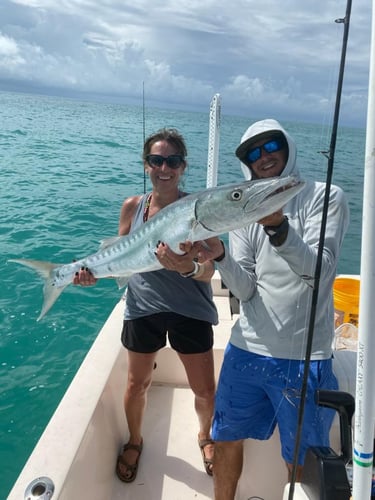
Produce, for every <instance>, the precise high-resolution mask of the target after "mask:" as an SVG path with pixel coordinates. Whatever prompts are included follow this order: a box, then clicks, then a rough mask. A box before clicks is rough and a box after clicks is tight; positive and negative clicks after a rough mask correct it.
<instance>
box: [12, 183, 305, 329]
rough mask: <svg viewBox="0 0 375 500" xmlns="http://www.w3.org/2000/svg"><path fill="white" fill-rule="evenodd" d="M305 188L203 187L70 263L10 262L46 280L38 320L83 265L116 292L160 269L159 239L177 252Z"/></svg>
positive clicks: (282, 202) (273, 207)
mask: <svg viewBox="0 0 375 500" xmlns="http://www.w3.org/2000/svg"><path fill="white" fill-rule="evenodd" d="M303 187H304V182H301V181H299V180H297V179H295V178H294V177H274V178H271V179H262V180H255V181H245V182H242V183H238V184H227V185H224V186H220V187H216V188H210V189H206V190H205V191H201V192H199V193H194V194H190V195H188V196H185V197H184V198H180V199H179V200H178V201H176V202H175V203H172V204H170V205H168V206H167V207H165V208H163V209H162V210H160V212H158V213H157V214H156V215H155V216H154V217H152V218H151V219H150V220H149V221H147V222H146V223H145V224H143V225H142V227H140V228H139V229H137V230H136V231H134V232H132V233H131V234H129V235H126V236H116V237H113V238H109V239H107V240H105V241H103V242H102V244H101V246H100V248H99V250H98V252H96V253H94V254H92V255H89V256H88V257H84V258H83V259H80V260H77V261H75V262H72V263H70V264H53V263H51V262H44V261H37V260H28V259H10V260H9V261H8V262H16V263H18V264H22V265H24V266H27V267H31V268H32V269H34V270H36V271H37V272H38V273H39V274H40V275H41V276H42V277H43V278H44V280H45V283H44V290H43V291H44V302H43V306H42V310H41V313H40V315H39V317H38V321H39V320H40V319H41V318H43V316H44V315H45V314H46V313H47V311H48V310H49V309H50V308H51V306H52V305H53V304H54V302H55V301H56V300H57V298H58V297H59V295H60V294H61V293H62V291H63V290H64V288H65V287H66V286H67V285H69V284H71V283H72V281H73V278H74V275H75V273H76V272H77V271H79V270H80V269H81V268H82V267H87V268H89V269H90V271H91V272H92V274H93V275H94V276H95V277H96V278H115V279H116V280H117V282H118V285H119V287H120V288H122V287H123V286H125V285H126V283H127V281H128V279H129V278H130V276H131V275H132V274H135V273H140V272H149V271H156V270H157V269H161V268H162V266H161V264H160V263H159V261H158V260H157V258H156V256H155V254H154V251H155V249H156V246H157V244H158V242H159V241H163V242H165V243H167V244H168V245H169V246H170V247H171V249H172V250H174V251H175V252H177V253H181V251H180V249H179V243H181V242H183V241H186V240H189V241H192V242H194V241H198V240H205V239H207V238H211V237H213V236H218V235H220V234H224V233H227V232H228V231H233V230H234V229H238V228H240V227H243V226H247V225H248V224H251V223H253V222H256V221H258V220H260V219H262V218H263V217H265V216H267V215H270V214H271V213H273V212H275V211H276V210H279V209H280V208H281V207H283V206H284V205H285V204H286V203H287V202H288V201H289V200H290V199H291V198H293V197H294V196H295V195H296V194H297V193H299V192H300V191H301V190H302V189H303Z"/></svg>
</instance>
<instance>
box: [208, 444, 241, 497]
mask: <svg viewBox="0 0 375 500" xmlns="http://www.w3.org/2000/svg"><path fill="white" fill-rule="evenodd" d="M242 465H243V440H240V441H215V455H214V467H213V472H214V491H215V500H234V496H235V494H236V489H237V483H238V480H239V478H240V475H241V472H242Z"/></svg>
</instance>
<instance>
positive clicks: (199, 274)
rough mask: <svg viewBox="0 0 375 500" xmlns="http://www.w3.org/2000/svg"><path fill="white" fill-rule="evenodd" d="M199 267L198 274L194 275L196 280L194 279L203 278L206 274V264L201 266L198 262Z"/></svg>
mask: <svg viewBox="0 0 375 500" xmlns="http://www.w3.org/2000/svg"><path fill="white" fill-rule="evenodd" d="M198 267H199V269H198V272H197V273H196V274H194V276H192V278H194V279H198V278H200V277H201V276H203V274H204V272H205V270H206V268H205V265H204V264H199V262H198Z"/></svg>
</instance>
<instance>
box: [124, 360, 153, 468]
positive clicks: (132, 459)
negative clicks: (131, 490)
mask: <svg viewBox="0 0 375 500" xmlns="http://www.w3.org/2000/svg"><path fill="white" fill-rule="evenodd" d="M155 358H156V352H153V353H146V354H144V353H138V352H133V351H128V383H127V387H126V391H125V396H124V408H125V415H126V420H127V423H128V429H129V441H128V444H131V445H140V444H141V443H142V422H143V415H144V411H145V407H146V402H147V391H148V388H149V387H150V385H151V381H152V372H153V368H154V362H155ZM139 454H140V453H139V451H137V450H135V449H132V448H130V449H127V450H125V451H124V453H123V455H122V456H123V459H124V461H125V462H126V463H127V464H129V465H132V464H135V463H136V461H137V459H138V457H139ZM119 468H120V471H121V473H122V474H126V467H125V466H123V465H122V464H119Z"/></svg>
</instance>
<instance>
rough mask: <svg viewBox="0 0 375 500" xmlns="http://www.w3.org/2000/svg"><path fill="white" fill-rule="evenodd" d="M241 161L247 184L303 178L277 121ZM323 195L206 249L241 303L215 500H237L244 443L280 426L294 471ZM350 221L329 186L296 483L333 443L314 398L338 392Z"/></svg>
mask: <svg viewBox="0 0 375 500" xmlns="http://www.w3.org/2000/svg"><path fill="white" fill-rule="evenodd" d="M236 155H237V157H238V158H239V159H240V160H241V168H242V171H243V173H244V175H245V178H247V179H250V178H253V179H259V178H267V177H275V176H279V175H281V176H287V175H295V176H296V177H298V176H299V172H298V168H297V164H296V146H295V144H294V141H293V139H292V138H291V137H290V136H289V134H288V133H287V132H286V131H285V130H284V129H283V127H282V126H281V125H280V124H279V123H278V122H277V121H275V120H271V119H267V120H263V121H260V122H256V123H254V124H253V125H252V126H250V127H249V128H248V129H247V131H246V132H245V134H244V135H243V137H242V139H241V144H240V146H239V147H238V148H237V150H236ZM324 191H325V184H324V183H318V182H313V181H307V183H306V186H305V188H304V189H303V190H302V191H301V192H300V193H299V194H298V195H297V196H296V197H295V198H293V199H292V200H291V201H289V202H288V203H287V205H285V207H284V208H283V210H280V211H278V212H276V213H274V214H272V215H270V216H269V217H266V218H264V219H262V220H261V221H259V223H258V224H251V225H249V226H248V227H245V228H242V229H239V230H237V231H233V232H232V233H231V234H230V235H229V240H230V253H229V252H228V250H227V249H226V248H225V246H224V245H223V243H222V242H221V241H220V240H218V239H217V238H216V239H215V240H214V242H213V244H212V245H210V251H207V250H206V249H204V248H203V247H202V248H201V254H202V258H205V259H206V258H211V259H214V260H216V262H217V268H218V270H219V272H220V274H221V277H222V279H223V281H224V283H225V285H226V286H227V287H228V288H229V289H230V290H231V292H232V293H233V294H234V295H235V296H236V297H237V298H238V299H239V301H240V317H239V320H238V321H237V322H236V323H235V325H234V326H233V328H232V332H231V337H230V340H229V343H228V345H227V348H226V352H225V356H224V361H223V366H222V369H221V374H220V379H219V383H218V388H217V394H216V402H215V414H214V421H213V429H212V430H213V433H212V437H213V439H214V441H215V456H214V467H213V471H214V485H215V500H232V499H234V497H235V492H236V488H237V483H238V480H239V477H240V475H241V471H242V461H243V440H244V439H246V438H253V439H262V440H264V439H269V437H270V436H271V435H272V433H273V431H274V429H275V426H276V424H277V425H278V426H279V431H280V439H281V448H282V456H283V458H284V460H285V461H286V463H287V467H288V470H289V474H290V472H291V470H292V464H293V460H294V446H295V437H296V430H297V419H298V409H299V405H300V393H301V386H302V379H303V358H304V353H305V348H306V340H307V330H308V324H309V314H310V306H311V296H312V290H313V277H314V273H315V265H316V259H317V252H318V240H319V235H320V226H321V219H322V210H323V199H324ZM348 220H349V210H348V205H347V201H346V198H345V195H344V193H343V192H342V190H341V189H340V188H338V187H337V186H332V187H331V190H330V196H329V208H328V222H327V229H326V235H325V243H324V252H323V262H322V270H321V279H320V284H319V294H318V304H317V310H316V319H315V329H314V339H313V343H312V355H311V363H310V370H309V378H308V389H307V398H306V402H305V403H306V406H305V410H304V425H303V432H302V438H301V446H300V452H299V457H298V464H299V466H298V469H297V480H298V479H299V478H300V475H301V470H302V465H303V461H304V456H305V452H306V449H307V448H308V447H310V446H312V445H321V446H327V445H328V444H329V430H330V426H331V424H332V419H333V412H332V410H329V409H326V408H322V407H318V406H317V405H316V404H315V402H314V393H315V391H316V389H318V388H325V389H337V381H336V378H335V376H334V375H333V373H332V362H331V357H332V340H333V335H334V317H333V301H332V292H331V290H332V284H333V281H334V278H335V273H336V265H337V261H338V257H339V250H340V246H341V243H342V241H343V238H344V234H345V232H346V229H347V226H348Z"/></svg>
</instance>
